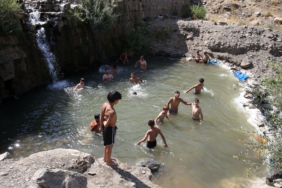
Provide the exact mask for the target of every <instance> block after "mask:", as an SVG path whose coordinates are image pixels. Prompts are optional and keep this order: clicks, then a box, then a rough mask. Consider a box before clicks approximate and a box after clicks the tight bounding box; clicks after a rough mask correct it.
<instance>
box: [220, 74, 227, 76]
mask: <svg viewBox="0 0 282 188" xmlns="http://www.w3.org/2000/svg"><path fill="white" fill-rule="evenodd" d="M219 76H220V77H226V76H227V75H226V74H220V75H219Z"/></svg>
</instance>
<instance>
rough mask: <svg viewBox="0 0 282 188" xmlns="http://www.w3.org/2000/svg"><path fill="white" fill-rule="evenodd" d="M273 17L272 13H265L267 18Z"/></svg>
mask: <svg viewBox="0 0 282 188" xmlns="http://www.w3.org/2000/svg"><path fill="white" fill-rule="evenodd" d="M272 16H273V15H272V13H271V12H270V11H269V10H268V11H266V13H265V17H272Z"/></svg>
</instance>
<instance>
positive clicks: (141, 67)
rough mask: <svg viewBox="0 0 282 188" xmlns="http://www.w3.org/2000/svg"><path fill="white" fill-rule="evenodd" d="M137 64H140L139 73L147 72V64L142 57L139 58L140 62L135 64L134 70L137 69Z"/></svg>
mask: <svg viewBox="0 0 282 188" xmlns="http://www.w3.org/2000/svg"><path fill="white" fill-rule="evenodd" d="M138 63H140V70H141V71H146V70H147V62H146V60H145V59H144V56H143V55H142V56H141V57H140V60H139V61H137V62H136V64H135V68H136V67H137V65H138Z"/></svg>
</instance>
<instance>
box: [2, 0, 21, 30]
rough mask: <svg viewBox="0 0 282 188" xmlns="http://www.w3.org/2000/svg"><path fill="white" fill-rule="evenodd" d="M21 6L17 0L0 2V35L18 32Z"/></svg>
mask: <svg viewBox="0 0 282 188" xmlns="http://www.w3.org/2000/svg"><path fill="white" fill-rule="evenodd" d="M20 6H21V5H20V4H18V3H17V0H0V34H1V35H14V34H17V33H19V32H20V30H21V27H20V19H19V14H20V13H22V12H23V11H22V9H21V7H20Z"/></svg>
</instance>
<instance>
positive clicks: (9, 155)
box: [0, 152, 12, 161]
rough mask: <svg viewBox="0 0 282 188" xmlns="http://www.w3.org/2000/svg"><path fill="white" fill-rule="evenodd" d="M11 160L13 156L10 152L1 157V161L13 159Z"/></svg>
mask: <svg viewBox="0 0 282 188" xmlns="http://www.w3.org/2000/svg"><path fill="white" fill-rule="evenodd" d="M11 158H12V155H11V154H10V153H9V152H5V153H3V154H1V155H0V161H3V160H5V159H11Z"/></svg>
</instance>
